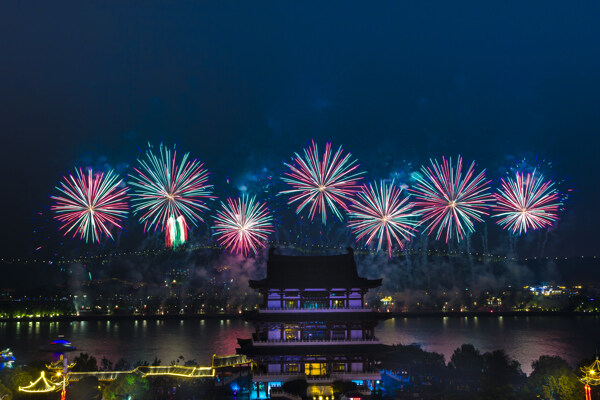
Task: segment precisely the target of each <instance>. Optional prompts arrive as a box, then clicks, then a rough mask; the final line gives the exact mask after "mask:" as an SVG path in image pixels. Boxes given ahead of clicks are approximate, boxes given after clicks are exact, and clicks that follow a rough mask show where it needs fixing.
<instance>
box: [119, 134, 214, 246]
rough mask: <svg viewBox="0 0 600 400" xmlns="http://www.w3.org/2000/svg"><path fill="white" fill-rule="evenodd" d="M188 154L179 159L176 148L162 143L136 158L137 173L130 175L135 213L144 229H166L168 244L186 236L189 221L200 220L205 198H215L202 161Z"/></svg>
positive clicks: (172, 244) (206, 208)
mask: <svg viewBox="0 0 600 400" xmlns="http://www.w3.org/2000/svg"><path fill="white" fill-rule="evenodd" d="M188 158H189V153H186V154H184V155H183V157H182V158H181V161H178V160H177V151H175V150H173V151H171V150H170V149H168V148H166V147H165V146H163V145H162V144H161V145H160V148H159V151H158V155H157V154H155V153H154V152H153V151H152V148H150V149H148V150H147V151H146V157H145V159H138V164H139V165H138V168H134V170H135V172H136V174H132V175H130V178H131V182H130V185H131V187H132V189H133V192H132V195H133V199H132V203H133V208H134V213H136V214H138V215H139V219H140V222H141V223H143V224H144V231H147V230H149V229H154V230H155V231H157V230H160V231H163V232H165V242H166V245H167V246H176V245H179V244H182V243H183V242H184V241H185V240H186V238H187V229H188V224H189V223H191V224H193V225H194V226H197V224H198V221H203V219H202V217H201V216H200V214H201V213H202V212H203V211H205V210H208V206H207V205H206V200H208V199H211V198H214V197H213V196H212V195H211V193H212V188H213V186H212V185H209V184H208V176H209V173H208V171H207V170H206V169H205V168H204V164H202V163H200V162H199V161H197V160H189V159H188Z"/></svg>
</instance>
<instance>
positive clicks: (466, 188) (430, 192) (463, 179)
mask: <svg viewBox="0 0 600 400" xmlns="http://www.w3.org/2000/svg"><path fill="white" fill-rule="evenodd" d="M421 171H422V172H423V175H419V176H418V178H417V184H416V186H415V188H414V189H412V190H411V192H412V193H413V194H414V195H415V197H416V198H417V201H415V205H416V206H417V207H419V208H420V210H419V211H420V212H421V213H422V215H423V217H422V224H427V225H426V226H425V231H426V232H427V234H428V235H430V234H431V233H432V232H434V231H436V239H438V240H439V239H440V237H441V236H442V234H443V233H445V239H446V242H448V240H449V239H451V238H452V236H453V235H455V236H456V237H457V239H458V240H461V239H462V238H463V236H464V235H465V232H474V231H475V227H474V224H473V221H478V222H481V221H483V219H482V217H483V216H484V215H488V213H487V210H488V209H489V207H490V202H491V201H492V200H493V197H492V196H491V195H490V193H489V190H490V188H489V186H488V185H489V183H490V181H489V180H488V181H486V180H485V170H482V171H481V172H480V173H479V174H477V175H475V162H472V163H471V165H470V166H469V168H468V169H467V171H466V172H465V173H464V175H463V171H462V157H461V156H458V160H457V162H456V165H453V164H452V159H450V160H448V159H446V158H445V157H442V163H441V164H440V163H438V161H437V160H431V166H429V167H425V166H423V167H421Z"/></svg>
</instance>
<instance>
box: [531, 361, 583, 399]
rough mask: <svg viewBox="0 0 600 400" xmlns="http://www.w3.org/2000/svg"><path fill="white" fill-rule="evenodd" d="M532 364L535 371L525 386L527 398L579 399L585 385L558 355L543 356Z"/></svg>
mask: <svg viewBox="0 0 600 400" xmlns="http://www.w3.org/2000/svg"><path fill="white" fill-rule="evenodd" d="M531 366H532V367H533V372H532V373H531V375H530V376H529V378H528V379H527V383H526V384H525V385H524V387H523V397H524V398H525V399H544V400H579V399H581V398H583V396H584V393H583V385H582V384H581V382H579V379H578V377H577V375H576V374H575V371H573V369H572V368H571V367H570V366H569V364H568V363H567V362H566V361H565V360H563V359H562V358H560V357H558V356H541V357H540V358H539V359H538V360H536V361H534V362H533V363H532V364H531Z"/></svg>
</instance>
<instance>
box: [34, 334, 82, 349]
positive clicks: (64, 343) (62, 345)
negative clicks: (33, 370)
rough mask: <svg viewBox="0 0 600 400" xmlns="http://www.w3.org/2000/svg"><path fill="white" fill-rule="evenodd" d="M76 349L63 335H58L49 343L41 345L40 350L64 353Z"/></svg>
mask: <svg viewBox="0 0 600 400" xmlns="http://www.w3.org/2000/svg"><path fill="white" fill-rule="evenodd" d="M74 350H77V348H76V347H75V346H73V345H72V344H71V342H69V341H68V340H66V339H65V337H64V336H62V335H61V336H59V337H58V338H57V339H56V340H53V341H52V342H51V343H50V344H48V345H46V346H42V347H41V348H40V351H49V352H52V353H64V352H67V351H74Z"/></svg>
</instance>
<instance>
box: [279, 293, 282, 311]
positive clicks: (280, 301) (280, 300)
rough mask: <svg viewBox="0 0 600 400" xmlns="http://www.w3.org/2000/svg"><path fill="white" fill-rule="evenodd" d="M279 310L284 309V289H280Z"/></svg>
mask: <svg viewBox="0 0 600 400" xmlns="http://www.w3.org/2000/svg"><path fill="white" fill-rule="evenodd" d="M279 304H280V305H279V309H283V289H279Z"/></svg>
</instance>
